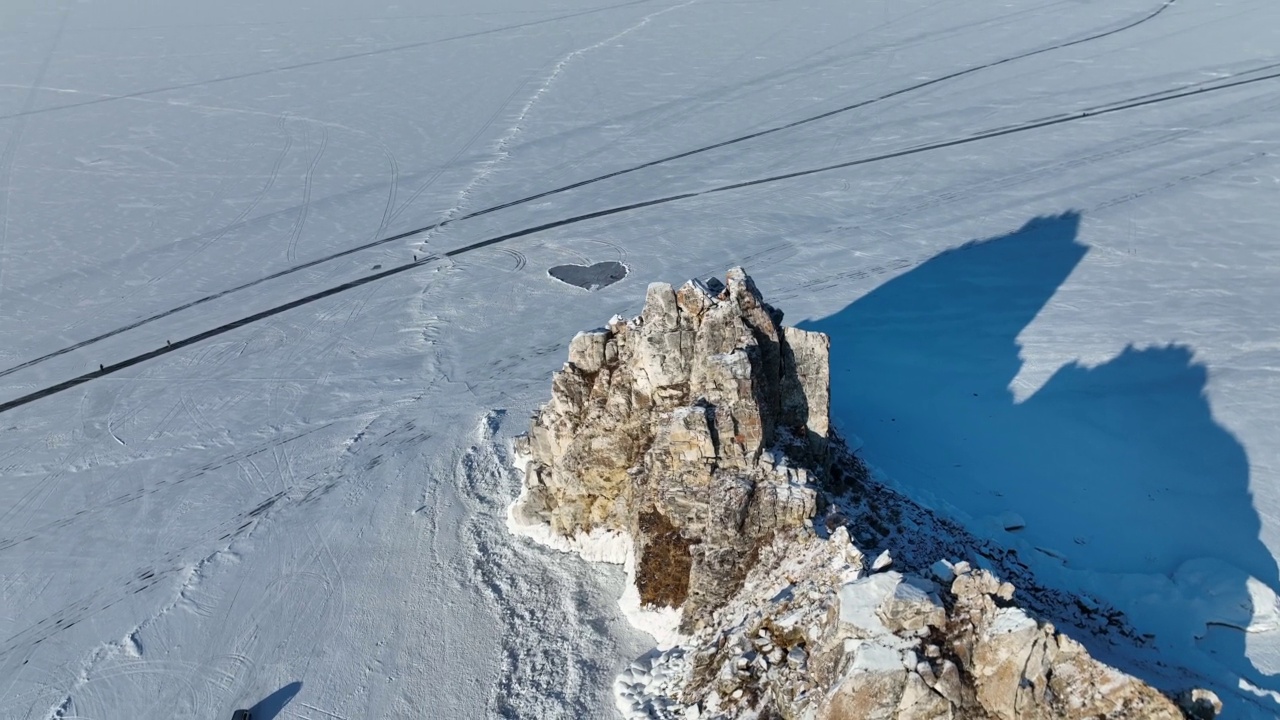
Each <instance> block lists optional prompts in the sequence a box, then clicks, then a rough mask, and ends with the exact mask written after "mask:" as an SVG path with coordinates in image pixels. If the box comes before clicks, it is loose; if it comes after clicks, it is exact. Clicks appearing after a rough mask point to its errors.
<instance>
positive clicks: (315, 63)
mask: <svg viewBox="0 0 1280 720" xmlns="http://www.w3.org/2000/svg"><path fill="white" fill-rule="evenodd" d="M649 1H650V0H628V1H627V2H622V3H618V4H616V5H606V6H604V7H598V8H591V9H589V10H581V11H578V12H574V13H569V14H567V15H559V16H557V17H552V18H545V19H543V20H533V21H531V22H526V23H519V24H517V25H507V26H505V27H498V28H489V29H487V30H479V31H476V32H470V33H463V34H461V35H453V36H450V37H446V38H436V39H434V40H422V41H419V42H412V43H406V44H404V45H394V46H392V47H386V48H379V49H376V50H365V51H362V52H355V53H349V54H347V55H338V56H336V57H330V58H322V59H319V60H308V61H306V62H300V63H294V64H292V65H282V66H279V67H274V68H265V69H263V70H252V71H250V72H245V73H239V74H236V75H224V76H222V77H216V78H210V79H208V80H197V81H195V82H189V83H181V84H177V85H167V86H165V87H159V88H151V89H150V90H138V91H137V92H131V93H126V94H123V95H108V96H106V97H101V98H95V99H93V100H83V101H80V102H74V103H67V104H65V105H54V106H52V107H43V108H35V109H24V110H20V111H18V112H16V113H10V114H8V115H0V120H9V119H12V118H18V117H28V116H31V115H40V114H44V113H52V112H59V111H62V110H70V109H72V108H78V107H85V106H87V105H101V104H103V103H109V102H115V101H117V100H130V99H133V98H140V97H146V96H147V95H158V94H160V93H166V92H173V91H174V90H189V89H191V88H198V87H205V86H207V85H213V84H215V83H224V82H232V81H234V80H246V79H248V78H254V77H262V76H264V75H274V74H277V73H283V72H289V71H292V70H301V69H304V68H311V67H319V66H322V65H329V64H332V63H338V62H345V61H347V60H356V59H359V58H367V57H376V56H378V55H386V54H389V53H395V52H401V51H404V50H416V49H418V48H424V47H429V46H431V45H439V44H442V43H447V42H453V41H455V40H468V39H471V38H476V37H483V36H485V35H493V34H495V33H503V32H508V31H511V30H523V29H525V28H530V27H536V26H538V25H546V24H548V23H556V22H560V21H562V20H570V19H572V18H576V17H582V16H584V15H594V14H595V13H601V12H607V11H609V10H617V9H619V8H624V7H630V6H633V5H642V4H644V3H646V2H649Z"/></svg>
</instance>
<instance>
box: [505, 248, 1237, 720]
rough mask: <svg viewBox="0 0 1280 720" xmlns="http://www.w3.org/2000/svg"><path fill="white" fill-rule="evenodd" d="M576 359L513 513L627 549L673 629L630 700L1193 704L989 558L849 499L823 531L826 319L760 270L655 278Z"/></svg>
mask: <svg viewBox="0 0 1280 720" xmlns="http://www.w3.org/2000/svg"><path fill="white" fill-rule="evenodd" d="M569 359H570V360H569V362H568V363H566V364H565V366H564V368H563V369H562V370H561V371H559V372H557V373H556V374H555V377H554V379H553V382H552V397H551V400H550V401H549V402H548V403H547V404H546V405H545V406H543V408H542V409H541V410H540V411H539V412H538V413H537V414H536V415H535V416H534V418H533V424H532V427H531V429H530V431H529V433H528V435H527V436H524V437H523V438H522V439H521V440H520V441H519V442H518V447H517V455H518V457H519V458H520V464H522V465H523V467H524V469H525V487H524V490H523V492H522V493H521V495H520V498H519V500H517V502H516V503H515V504H514V505H513V506H512V508H511V510H510V515H509V526H510V527H511V528H512V530H513V531H516V532H520V533H522V534H526V535H529V536H531V537H534V538H535V539H538V540H540V541H542V542H545V543H547V544H549V545H552V546H554V547H558V548H560V549H563V550H570V551H577V552H579V553H581V554H583V556H584V557H588V558H591V559H602V560H611V561H614V562H624V563H625V564H626V567H627V572H628V585H627V590H626V593H625V595H624V598H623V601H622V604H623V605H624V608H625V609H626V610H627V613H628V616H629V617H631V618H633V622H635V623H636V624H637V625H638V626H641V627H644V628H646V629H648V630H649V631H650V632H651V633H652V634H654V636H655V639H656V640H657V641H658V645H659V648H660V649H659V650H655V651H654V652H653V653H650V654H649V655H646V656H645V657H644V658H641V659H640V660H637V661H636V662H635V663H633V664H632V666H631V667H629V668H628V669H627V670H626V671H624V672H623V673H622V674H621V675H620V676H619V677H618V680H617V682H616V683H615V692H616V696H617V700H618V708H619V709H620V711H621V712H622V713H623V714H624V715H625V716H627V717H636V718H699V719H700V720H702V719H715V718H738V717H753V718H754V717H782V718H813V719H814V720H836V719H837V718H839V719H841V720H849V719H855V720H860V719H865V720H871V719H873V718H920V719H921V720H923V719H924V718H992V719H996V720H1038V719H1040V718H1063V719H1074V718H1080V719H1081V720H1083V719H1084V718H1093V717H1107V718H1113V719H1116V720H1121V719H1126V718H1133V719H1135V720H1136V719H1137V718H1143V719H1144V720H1146V719H1154V720H1176V719H1177V718H1181V717H1182V713H1181V711H1180V710H1179V709H1178V706H1177V705H1175V704H1174V702H1173V701H1172V700H1170V699H1169V698H1168V697H1166V696H1164V695H1163V694H1161V693H1160V692H1158V691H1157V690H1155V689H1154V688H1152V687H1150V686H1149V685H1146V684H1145V683H1143V682H1142V681H1140V680H1138V679H1136V678H1133V677H1131V676H1128V675H1125V674H1124V673H1122V672H1120V671H1118V670H1116V669H1114V668H1112V667H1109V666H1107V665H1105V664H1103V663H1101V662H1098V661H1096V660H1094V659H1093V658H1091V657H1090V656H1089V655H1088V653H1087V652H1086V651H1085V649H1084V648H1083V646H1081V645H1080V644H1079V643H1077V642H1075V641H1073V640H1071V639H1070V638H1068V637H1067V636H1065V635H1062V634H1061V633H1059V632H1057V630H1056V629H1055V628H1054V627H1053V626H1052V625H1050V624H1048V623H1044V622H1041V621H1038V620H1037V619H1035V618H1034V617H1032V616H1031V615H1030V614H1028V613H1027V612H1026V611H1024V610H1023V609H1020V608H1019V607H1017V606H1015V605H1014V603H1013V599H1014V594H1015V588H1014V586H1013V585H1012V584H1010V583H1008V582H1001V581H1000V580H999V579H998V578H997V577H996V576H995V575H994V574H993V573H992V572H990V571H989V570H986V569H981V568H975V567H972V566H971V564H970V563H969V562H967V561H961V560H957V561H955V562H951V561H949V560H947V559H937V560H931V561H930V563H926V564H925V565H924V566H923V572H924V573H927V574H929V575H931V576H932V578H927V577H925V576H924V574H915V573H911V572H907V571H905V569H896V567H895V569H890V566H891V565H892V564H893V558H892V557H891V556H890V554H889V552H888V551H887V550H885V551H882V552H879V553H878V554H877V556H876V557H875V560H874V561H870V562H868V559H867V557H866V556H865V555H864V554H863V552H862V551H861V550H860V549H859V548H858V547H856V546H855V545H854V544H853V543H852V542H851V541H850V530H857V528H856V527H852V526H849V524H848V523H849V520H848V517H849V516H847V515H842V514H840V513H839V512H837V511H835V510H832V511H831V512H828V513H827V514H826V515H825V517H824V520H823V522H821V523H818V524H817V525H818V527H821V528H824V529H826V530H827V531H828V533H826V536H825V537H820V536H819V534H818V532H817V531H816V530H815V523H814V522H813V520H814V518H815V516H816V514H817V511H818V508H819V505H820V504H822V503H823V500H824V498H828V497H831V496H830V495H828V494H826V492H825V491H824V489H823V488H827V489H829V490H830V491H831V492H835V489H836V488H837V487H841V486H842V487H843V488H844V489H849V488H850V487H853V486H851V485H849V484H847V483H842V479H843V478H846V471H835V470H833V465H832V463H831V460H832V455H831V453H832V452H838V450H833V445H832V443H831V438H830V437H829V423H828V418H827V401H828V395H829V393H828V377H829V370H828V368H827V339H826V337H825V336H822V335H820V334H816V333H807V332H802V331H797V330H793V329H790V328H783V327H782V325H781V313H780V312H778V311H777V310H775V309H774V308H772V307H770V306H769V305H767V304H765V303H764V302H763V300H762V299H761V297H760V294H759V292H758V291H757V290H756V288H755V285H754V283H753V282H752V281H751V279H750V278H749V277H748V276H747V275H746V273H745V272H743V271H742V270H741V269H737V268H735V269H733V270H731V271H730V272H729V274H728V276H727V280H726V283H725V285H723V286H721V285H720V284H719V283H706V284H704V283H699V282H690V283H688V284H686V285H684V286H683V287H681V288H680V289H679V290H674V289H673V288H672V287H671V286H670V285H666V284H662V283H655V284H653V285H651V286H649V288H648V292H647V294H646V299H645V306H644V310H643V312H642V313H641V314H640V316H639V317H637V318H634V319H632V320H629V321H628V320H623V319H621V318H614V319H613V320H611V321H610V323H609V325H608V327H607V328H606V329H604V330H596V331H591V332H587V333H580V334H579V335H577V336H576V337H574V339H573V341H572V342H571V343H570V348H569ZM834 447H837V448H838V445H837V446H834ZM841 462H842V463H843V464H844V466H845V467H848V466H849V463H851V462H852V463H855V464H856V460H854V459H851V458H849V457H844V456H841ZM1004 522H1005V526H1006V527H1008V528H1009V529H1014V528H1015V527H1019V526H1020V525H1021V523H1020V519H1017V518H1005V519H1004ZM868 573H869V574H868ZM1194 704H1195V707H1197V708H1201V709H1202V708H1205V707H1209V708H1212V703H1211V702H1209V701H1208V700H1206V699H1205V698H1204V697H1202V696H1197V698H1196V700H1195V703H1194Z"/></svg>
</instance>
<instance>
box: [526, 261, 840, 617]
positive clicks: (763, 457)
mask: <svg viewBox="0 0 1280 720" xmlns="http://www.w3.org/2000/svg"><path fill="white" fill-rule="evenodd" d="M781 318H782V315H781V313H779V312H778V311H777V310H775V309H773V308H771V307H769V306H768V305H766V304H765V303H764V302H763V301H762V300H761V298H760V293H759V291H758V290H757V289H756V287H755V284H754V283H753V282H752V281H751V278H749V277H747V275H746V273H744V272H743V271H742V270H741V269H734V270H731V271H730V272H729V274H728V277H727V282H726V283H725V284H724V285H723V286H722V285H720V284H718V283H714V284H713V285H712V286H708V285H706V284H701V283H694V282H690V283H687V284H685V285H684V286H683V287H681V288H679V289H678V290H676V289H673V288H672V287H671V286H670V285H667V284H664V283H655V284H653V285H650V286H649V290H648V294H647V295H646V298H645V305H644V311H643V312H642V313H641V314H640V316H639V317H637V318H634V319H633V320H631V321H623V320H622V319H620V318H614V319H613V320H612V321H611V322H610V323H609V325H608V327H606V328H604V329H602V330H595V331H591V332H585V333H579V334H578V335H577V336H576V337H575V338H574V339H573V341H572V342H571V343H570V345H569V362H568V363H566V364H565V366H564V368H563V369H562V370H560V371H559V372H557V373H556V374H555V376H554V378H553V380H552V397H551V401H550V402H549V403H547V404H546V406H544V407H543V408H542V410H541V411H540V412H538V414H537V415H536V416H535V417H534V420H533V426H532V428H531V429H530V431H529V434H528V436H527V439H526V441H525V442H524V443H523V446H522V447H521V448H519V449H520V451H521V452H522V453H524V454H525V455H526V456H527V457H528V464H527V468H526V477H525V484H526V488H525V495H524V497H523V498H522V500H521V502H520V504H519V507H518V508H516V509H515V510H514V512H515V513H516V514H518V515H519V516H520V521H521V522H522V523H524V524H528V523H534V522H541V523H546V524H547V525H549V526H550V528H551V530H552V531H553V532H554V533H557V534H559V535H563V536H573V535H575V534H580V533H590V532H592V531H595V530H607V531H617V532H623V533H627V534H629V536H630V537H631V538H632V539H633V541H634V543H635V545H634V553H635V571H636V585H637V589H638V590H639V595H640V600H641V602H642V603H643V604H645V605H653V606H667V607H672V608H680V609H682V610H683V622H682V628H683V629H684V630H693V629H695V628H697V627H698V626H699V625H700V624H701V623H703V622H705V620H706V618H707V613H708V612H710V611H712V610H714V609H715V608H717V607H719V606H720V605H722V604H724V602H725V601H726V600H727V599H728V598H729V597H730V596H731V595H732V594H733V593H734V592H736V591H737V589H738V586H739V585H740V584H741V582H742V579H743V577H744V576H745V574H746V572H747V570H749V569H750V566H751V563H752V560H753V557H754V554H755V553H756V551H757V549H758V548H759V546H760V544H761V543H763V542H765V541H766V540H767V539H768V538H769V537H770V536H771V535H772V534H773V533H774V532H776V531H778V530H779V529H783V528H792V527H798V526H800V525H802V524H804V522H805V521H806V520H808V519H809V518H811V517H813V515H814V513H815V511H816V502H817V493H816V492H815V490H814V488H813V487H812V486H811V485H810V475H811V473H812V472H814V471H815V469H817V468H821V467H823V465H824V463H825V458H826V451H827V428H828V426H827V405H828V399H827V388H828V378H827V371H828V370H827V338H826V336H824V335H821V334H818V333H810V332H805V331H803V330H797V329H795V328H783V327H782V325H781ZM795 458H803V459H804V460H805V463H804V464H802V465H801V464H794V465H793V464H791V463H792V462H793V461H794V459H795Z"/></svg>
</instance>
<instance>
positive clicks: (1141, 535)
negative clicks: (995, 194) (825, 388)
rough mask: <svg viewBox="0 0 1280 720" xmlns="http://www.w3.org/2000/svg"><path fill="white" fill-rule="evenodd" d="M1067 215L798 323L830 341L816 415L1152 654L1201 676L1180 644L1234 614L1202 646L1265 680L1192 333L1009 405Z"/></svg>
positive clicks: (1259, 560) (1222, 443)
mask: <svg viewBox="0 0 1280 720" xmlns="http://www.w3.org/2000/svg"><path fill="white" fill-rule="evenodd" d="M1079 225H1080V216H1079V215H1078V214H1076V213H1067V214H1063V215H1058V216H1053V217H1042V218H1037V219H1034V220H1032V221H1031V222H1029V223H1027V224H1026V225H1025V226H1024V227H1022V228H1021V229H1019V230H1017V231H1016V232H1013V233H1010V234H1008V235H1004V236H1001V237H996V238H992V239H988V240H982V241H975V242H971V243H968V244H966V245H964V246H961V247H958V248H955V249H952V250H948V251H946V252H943V253H941V254H939V255H937V256H936V257H934V258H932V259H930V260H929V261H927V262H925V263H924V264H922V265H920V266H918V267H916V268H915V269H913V270H910V271H908V272H906V273H904V274H903V275H901V276H899V277H897V278H894V279H893V280H890V281H888V282H886V283H885V284H883V285H881V286H880V287H878V288H876V289H875V290H873V291H872V292H870V293H868V294H867V295H865V296H864V297H862V298H860V299H858V300H857V301H855V302H854V303H852V304H850V305H849V306H848V307H846V308H845V309H844V310H842V311H840V312H839V313H837V314H835V315H832V316H830V317H827V318H825V319H822V320H818V321H814V322H809V323H804V324H802V327H804V328H805V329H808V330H818V331H822V332H825V333H827V334H828V335H830V336H831V372H832V415H833V417H835V418H838V419H839V420H840V421H841V422H842V424H843V427H844V429H845V430H846V432H849V433H852V434H854V435H856V436H858V438H859V439H860V440H861V441H862V443H863V447H864V451H865V454H866V457H867V459H868V460H869V461H870V462H871V463H872V464H873V465H874V466H876V467H877V468H879V469H880V470H881V471H883V472H884V473H885V476H886V477H887V478H888V479H889V481H890V482H893V483H894V484H896V485H898V486H899V487H900V488H901V489H902V490H904V491H905V492H907V494H909V495H910V496H912V497H914V498H916V499H918V500H920V501H922V502H923V503H925V504H926V505H931V506H933V507H935V509H938V510H942V511H943V512H944V513H946V514H953V515H956V516H957V517H958V519H961V520H963V521H964V522H965V523H966V525H967V526H969V528H970V529H971V530H973V531H975V532H977V533H978V534H979V535H982V536H985V537H989V538H992V539H994V540H995V541H997V542H998V543H1000V544H1002V545H1005V546H1006V547H1011V548H1014V550H1015V551H1016V552H1018V553H1019V554H1020V556H1022V559H1023V560H1024V562H1028V563H1031V564H1032V567H1033V568H1034V569H1035V571H1036V572H1037V574H1038V576H1040V578H1041V580H1042V581H1045V582H1047V583H1049V584H1050V585H1058V586H1060V587H1062V588H1063V589H1065V590H1070V591H1079V592H1088V593H1090V594H1093V595H1096V596H1097V597H1100V598H1102V599H1103V600H1105V601H1107V602H1109V603H1111V604H1113V605H1115V606H1116V607H1118V608H1120V609H1121V610H1124V611H1126V613H1127V614H1129V615H1130V617H1131V621H1133V624H1134V625H1135V627H1137V628H1138V630H1139V631H1140V632H1151V633H1155V634H1156V636H1157V643H1158V646H1159V647H1160V648H1161V650H1162V652H1163V651H1164V650H1165V649H1166V648H1168V649H1170V650H1177V649H1179V648H1180V649H1181V650H1182V651H1183V652H1182V653H1181V656H1179V657H1174V658H1173V660H1174V662H1175V663H1176V664H1180V665H1184V666H1187V667H1197V668H1199V670H1200V671H1202V672H1203V671H1205V665H1204V664H1203V663H1204V660H1203V659H1199V660H1198V659H1196V658H1195V657H1192V656H1200V657H1201V658H1203V657H1207V656H1201V655H1200V653H1194V652H1187V651H1188V650H1190V643H1193V642H1196V639H1198V638H1202V637H1204V636H1205V635H1206V632H1207V631H1206V627H1207V626H1216V627H1219V628H1220V627H1222V626H1230V627H1231V628H1233V629H1229V630H1218V629H1216V630H1214V638H1213V640H1214V642H1213V643H1212V644H1213V648H1207V647H1202V649H1205V650H1210V651H1211V653H1212V654H1213V656H1214V657H1215V658H1216V659H1217V660H1218V661H1219V662H1220V663H1222V664H1223V665H1224V666H1225V667H1226V668H1227V669H1228V670H1230V671H1231V672H1234V673H1236V674H1237V675H1239V676H1244V677H1247V678H1249V680H1250V681H1251V682H1254V683H1258V684H1259V685H1261V686H1262V687H1264V688H1268V689H1277V682H1276V680H1275V679H1273V678H1261V677H1258V673H1257V672H1256V671H1255V670H1254V669H1253V667H1252V665H1251V664H1250V663H1249V662H1248V660H1247V659H1246V658H1245V656H1244V642H1245V635H1244V632H1242V631H1241V630H1239V629H1234V628H1244V627H1248V626H1250V625H1251V624H1252V626H1253V627H1252V629H1254V630H1260V629H1266V628H1267V627H1268V626H1269V625H1270V624H1272V623H1273V622H1274V620H1275V616H1276V615H1275V595H1274V593H1273V592H1272V589H1273V588H1275V587H1277V581H1278V572H1277V566H1276V561H1275V560H1274V558H1273V557H1272V555H1271V553H1270V552H1269V551H1268V550H1267V548H1266V547H1265V546H1264V545H1263V544H1262V542H1261V541H1260V540H1259V539H1258V532H1259V528H1260V521H1259V518H1258V514H1257V512H1256V511H1255V509H1254V505H1253V500H1252V496H1251V494H1250V490H1249V467H1248V462H1247V457H1246V455H1245V450H1244V448H1243V446H1241V444H1240V443H1239V442H1238V441H1237V440H1236V438H1235V437H1234V436H1233V435H1232V434H1231V433H1230V432H1229V431H1228V430H1226V429H1225V428H1223V427H1222V426H1221V425H1219V424H1218V423H1217V422H1216V421H1215V419H1214V417H1213V413H1212V410H1211V408H1210V407H1209V404H1208V401H1207V400H1206V398H1205V392H1204V391H1205V385H1206V381H1207V379H1208V372H1207V369H1206V367H1205V366H1204V365H1202V364H1199V363H1197V362H1196V361H1195V359H1194V354H1193V352H1192V350H1191V348H1188V347H1185V346H1181V345H1168V346H1164V347H1148V348H1135V347H1128V348H1126V349H1125V350H1124V351H1123V352H1122V353H1120V355H1119V356H1117V357H1115V358H1113V359H1111V360H1110V361H1108V362H1106V363H1104V364H1102V365H1099V366H1097V367H1086V366H1084V365H1080V364H1077V363H1074V362H1073V363H1069V364H1067V365H1065V366H1063V367H1061V368H1060V369H1058V370H1057V372H1056V373H1055V374H1054V375H1053V376H1052V377H1051V378H1050V379H1049V380H1048V382H1046V383H1045V384H1044V386H1043V387H1042V388H1040V389H1039V390H1038V391H1036V392H1035V393H1034V394H1033V395H1031V396H1030V397H1028V398H1026V399H1025V400H1023V401H1021V402H1019V401H1017V400H1016V398H1015V397H1014V395H1013V393H1012V391H1011V389H1010V385H1011V383H1012V382H1013V380H1014V378H1015V377H1016V376H1017V374H1018V372H1019V369H1020V368H1021V359H1020V356H1019V350H1020V346H1019V344H1018V335H1019V333H1021V332H1022V330H1023V329H1024V328H1025V327H1027V325H1028V324H1029V323H1030V322H1031V321H1032V320H1033V319H1034V318H1035V317H1036V315H1037V314H1038V313H1039V312H1040V310H1041V309H1042V308H1044V307H1045V305H1046V304H1047V303H1048V301H1049V300H1050V298H1051V297H1052V296H1053V294H1054V293H1055V292H1056V291H1057V289H1058V287H1059V286H1060V285H1062V283H1063V282H1064V281H1065V280H1066V279H1067V277H1068V276H1069V275H1070V274H1071V272H1072V271H1073V270H1074V269H1075V268H1076V266H1077V265H1078V264H1079V263H1080V261H1081V259H1083V258H1084V256H1085V255H1086V254H1087V252H1088V248H1087V247H1086V246H1085V245H1083V244H1081V243H1080V242H1079V241H1078V240H1077V233H1078V230H1079ZM1096 310H1097V318H1096V319H1097V322H1098V323H1099V324H1103V323H1106V322H1107V316H1106V315H1107V311H1106V307H1105V305H1103V304H1099V306H1098V307H1097V308H1096ZM1006 528H1008V529H1006ZM1139 614H1140V615H1141V617H1134V616H1135V615H1139ZM1170 635H1176V636H1179V637H1169V636H1170ZM1081 640H1085V641H1086V642H1087V638H1081ZM1108 654H1110V653H1108ZM1125 669H1126V670H1129V671H1131V672H1135V673H1136V674H1139V675H1141V674H1142V672H1141V670H1140V669H1138V668H1125ZM1212 674H1214V675H1216V679H1217V680H1218V681H1219V682H1223V681H1224V680H1225V677H1224V676H1223V673H1222V669H1221V668H1212ZM1151 681H1152V682H1155V683H1156V684H1157V685H1162V684H1163V685H1166V686H1167V685H1168V684H1169V683H1168V682H1165V683H1161V682H1160V680H1159V679H1158V678H1153V679H1152V680H1151ZM1228 689H1234V684H1232V685H1230V686H1228ZM1224 700H1229V702H1232V703H1235V702H1243V698H1241V697H1237V698H1233V699H1228V698H1225V697H1224ZM1269 707H1270V708H1271V709H1272V710H1274V709H1276V708H1277V707H1280V706H1274V705H1273V706H1269ZM1228 714H1230V708H1229V709H1228Z"/></svg>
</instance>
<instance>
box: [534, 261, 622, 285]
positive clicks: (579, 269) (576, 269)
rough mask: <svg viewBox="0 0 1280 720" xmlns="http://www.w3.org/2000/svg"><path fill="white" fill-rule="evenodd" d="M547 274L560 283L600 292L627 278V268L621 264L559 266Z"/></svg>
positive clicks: (599, 263) (600, 263) (603, 263)
mask: <svg viewBox="0 0 1280 720" xmlns="http://www.w3.org/2000/svg"><path fill="white" fill-rule="evenodd" d="M547 274H548V275H550V276H551V277H553V278H555V279H556V280H559V281H560V282H563V283H568V284H570V285H576V286H577V287H580V288H582V289H584V290H599V289H600V288H604V287H608V286H610V285H612V284H614V283H616V282H618V281H619V280H621V279H622V278H624V277H626V276H627V266H626V265H623V264H622V263H620V262H598V263H596V264H595V265H591V266H589V267H583V266H582V265H557V266H555V267H553V268H551V269H550V270H548V271H547Z"/></svg>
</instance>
